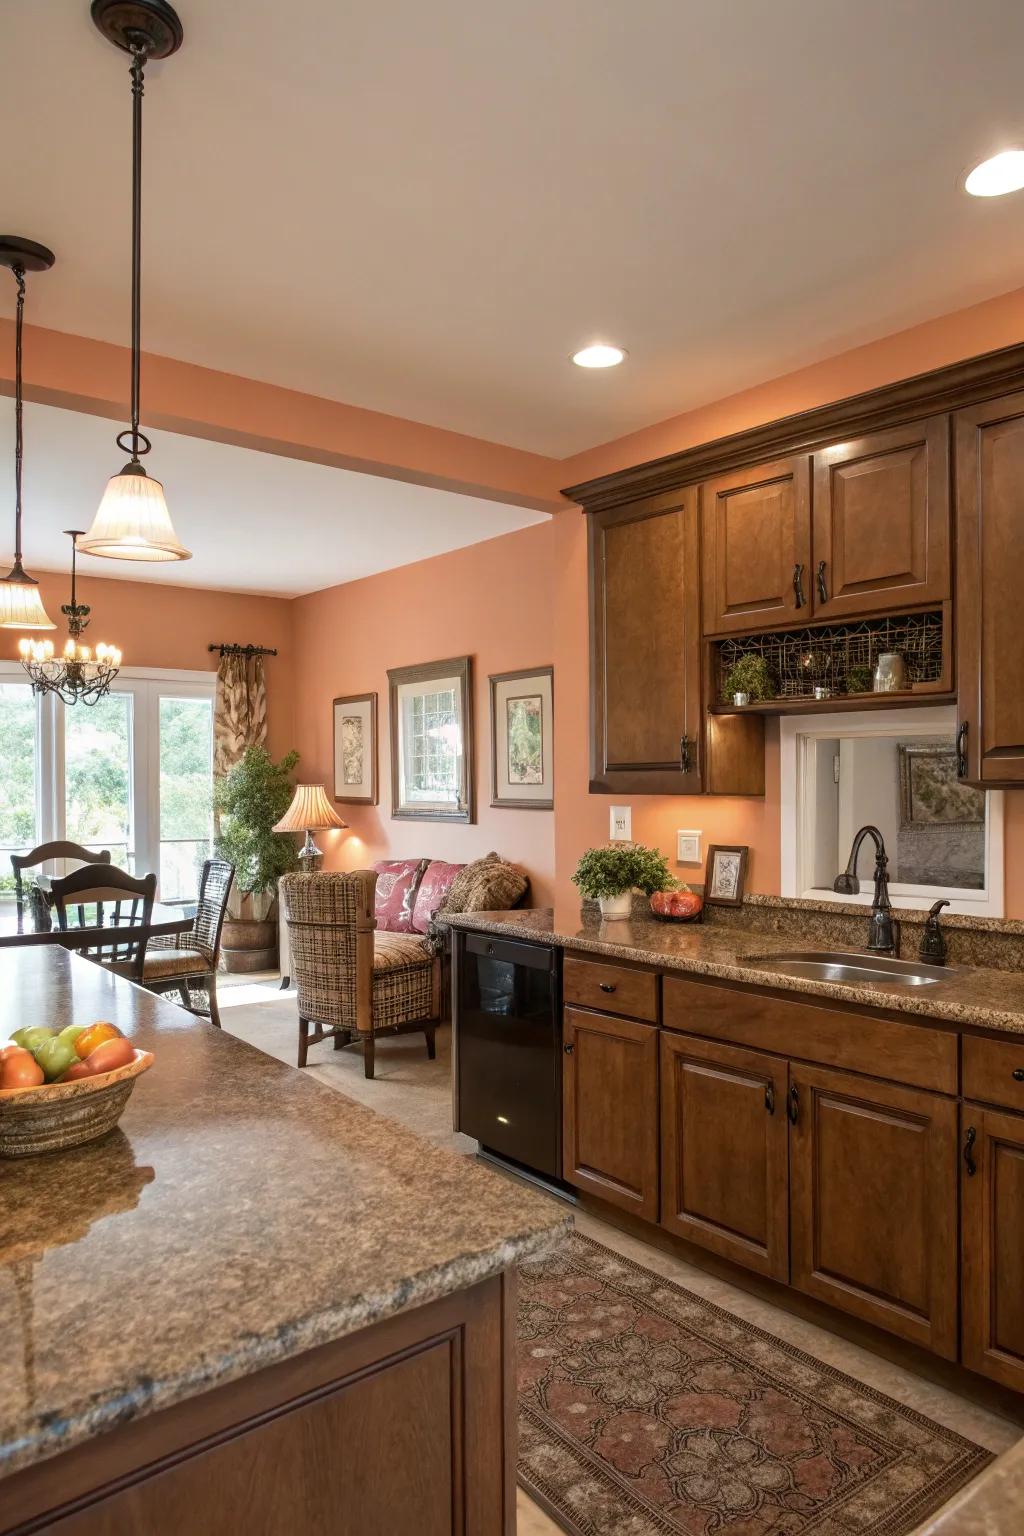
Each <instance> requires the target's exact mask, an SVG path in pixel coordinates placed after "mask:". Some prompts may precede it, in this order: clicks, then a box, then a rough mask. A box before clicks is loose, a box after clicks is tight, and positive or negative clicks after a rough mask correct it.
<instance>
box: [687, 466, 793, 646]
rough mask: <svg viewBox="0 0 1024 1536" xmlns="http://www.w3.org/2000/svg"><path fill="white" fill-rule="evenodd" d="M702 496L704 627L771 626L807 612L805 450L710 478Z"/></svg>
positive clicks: (718, 631)
mask: <svg viewBox="0 0 1024 1536" xmlns="http://www.w3.org/2000/svg"><path fill="white" fill-rule="evenodd" d="M702 497H703V534H704V538H703V562H702V563H703V572H704V633H705V634H707V635H726V634H732V633H734V632H735V631H738V630H761V629H778V628H779V627H780V626H783V625H787V624H793V623H796V622H799V621H800V620H801V619H802V618H808V619H809V618H810V616H811V584H810V574H811V573H810V560H811V477H810V460H809V459H808V457H807V455H806V454H799V455H797V456H796V457H794V458H791V459H780V460H779V461H778V462H777V463H774V464H759V465H757V466H755V467H754V468H753V469H740V470H735V471H734V472H733V473H732V474H729V475H723V476H722V477H721V478H720V479H718V480H709V481H707V482H706V484H705V485H704V486H703V488H702Z"/></svg>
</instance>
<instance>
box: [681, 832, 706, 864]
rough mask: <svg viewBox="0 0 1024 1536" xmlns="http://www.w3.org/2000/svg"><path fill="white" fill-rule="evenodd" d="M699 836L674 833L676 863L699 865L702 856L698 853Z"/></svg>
mask: <svg viewBox="0 0 1024 1536" xmlns="http://www.w3.org/2000/svg"><path fill="white" fill-rule="evenodd" d="M700 840H701V834H700V833H699V832H677V833H676V861H677V863H679V864H700V863H702V855H701V851H700Z"/></svg>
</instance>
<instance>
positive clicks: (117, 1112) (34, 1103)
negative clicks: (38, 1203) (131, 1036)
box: [0, 1050, 153, 1157]
mask: <svg viewBox="0 0 1024 1536" xmlns="http://www.w3.org/2000/svg"><path fill="white" fill-rule="evenodd" d="M152 1065H153V1056H152V1053H151V1052H150V1051H140V1050H136V1051H135V1053H134V1059H133V1060H132V1061H129V1062H127V1063H126V1065H125V1066H123V1067H115V1069H114V1071H113V1072H100V1073H97V1074H96V1075H95V1076H93V1077H80V1078H78V1079H77V1080H76V1081H75V1082H71V1083H42V1084H40V1086H39V1087H38V1088H4V1089H0V1157H34V1156H35V1155H36V1153H39V1152H62V1151H63V1150H64V1149H65V1148H66V1147H80V1146H81V1145H82V1144H83V1143H84V1142H87V1141H95V1140H96V1138H97V1137H98V1136H105V1135H106V1134H107V1132H108V1131H111V1130H113V1128H114V1126H115V1125H116V1124H117V1122H118V1121H119V1120H120V1118H121V1115H122V1114H123V1112H124V1107H125V1105H126V1104H127V1102H128V1100H129V1099H130V1098H131V1093H132V1089H133V1088H134V1087H135V1079H136V1078H137V1077H141V1075H142V1073H143V1072H148V1071H149V1068H150V1067H151V1066H152Z"/></svg>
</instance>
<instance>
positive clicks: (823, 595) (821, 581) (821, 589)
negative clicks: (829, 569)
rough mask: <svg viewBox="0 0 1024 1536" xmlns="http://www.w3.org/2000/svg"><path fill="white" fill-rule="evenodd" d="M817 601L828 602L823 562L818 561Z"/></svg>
mask: <svg viewBox="0 0 1024 1536" xmlns="http://www.w3.org/2000/svg"><path fill="white" fill-rule="evenodd" d="M818 602H819V603H827V602H828V587H827V586H826V584H825V562H824V560H819V561H818Z"/></svg>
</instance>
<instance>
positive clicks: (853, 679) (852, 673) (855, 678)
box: [846, 662, 874, 693]
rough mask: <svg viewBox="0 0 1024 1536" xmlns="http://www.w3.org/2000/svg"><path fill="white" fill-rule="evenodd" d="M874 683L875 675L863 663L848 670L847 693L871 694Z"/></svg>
mask: <svg viewBox="0 0 1024 1536" xmlns="http://www.w3.org/2000/svg"><path fill="white" fill-rule="evenodd" d="M873 683H874V673H873V672H872V670H871V668H870V667H869V666H867V665H865V664H864V663H863V662H860V663H858V664H857V665H856V666H853V667H849V668H847V672H846V691H847V693H870V692H871V688H872V685H873Z"/></svg>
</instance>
